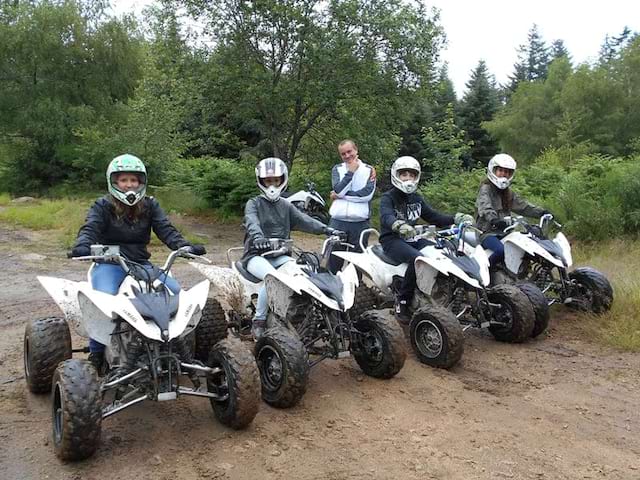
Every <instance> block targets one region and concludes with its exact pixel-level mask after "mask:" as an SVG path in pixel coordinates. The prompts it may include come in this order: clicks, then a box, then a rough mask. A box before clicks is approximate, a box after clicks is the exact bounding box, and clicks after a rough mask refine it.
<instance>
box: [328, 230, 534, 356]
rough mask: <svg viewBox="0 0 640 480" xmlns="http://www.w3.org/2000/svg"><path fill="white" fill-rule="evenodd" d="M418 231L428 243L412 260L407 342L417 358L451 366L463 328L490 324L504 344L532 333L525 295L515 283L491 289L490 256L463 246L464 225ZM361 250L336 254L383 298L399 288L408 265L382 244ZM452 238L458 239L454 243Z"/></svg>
mask: <svg viewBox="0 0 640 480" xmlns="http://www.w3.org/2000/svg"><path fill="white" fill-rule="evenodd" d="M416 230H417V232H418V235H417V236H416V237H415V238H416V239H418V238H426V239H428V240H431V241H432V243H431V244H430V245H427V246H426V247H424V248H423V249H422V250H421V253H422V256H420V257H418V258H416V260H415V268H416V280H417V281H416V286H417V289H416V294H415V295H414V299H413V303H412V305H411V306H410V310H411V311H412V317H411V321H410V323H409V336H410V340H411V345H412V347H413V349H414V351H415V353H416V355H417V356H418V359H419V360H420V361H421V362H422V363H425V364H427V365H430V366H433V367H439V368H451V367H453V366H454V365H455V364H457V363H458V361H459V360H460V358H461V357H462V354H463V351H464V336H463V332H464V330H466V329H468V328H471V327H477V328H488V329H489V331H490V332H491V333H492V334H493V336H494V337H495V338H496V339H497V340H500V341H505V342H513V343H518V342H523V341H525V340H526V339H527V338H529V336H530V335H531V332H532V330H533V326H534V313H533V309H532V306H531V304H530V303H529V301H528V299H527V297H526V296H525V295H524V294H523V293H522V292H521V291H520V290H519V289H518V288H516V287H514V286H511V285H499V286H496V287H494V288H489V281H490V276H489V259H488V257H487V255H486V253H485V251H484V250H483V249H482V248H481V247H477V248H474V249H471V250H470V251H469V249H468V248H465V246H464V241H465V238H467V237H469V236H471V234H472V233H473V232H472V229H471V227H469V226H467V225H466V224H461V225H460V226H459V227H457V228H452V229H446V230H441V231H436V229H435V227H433V226H424V225H417V226H416ZM370 233H375V234H378V232H377V231H376V230H375V229H367V230H364V231H363V232H362V234H361V236H360V247H361V249H362V252H363V253H354V252H335V253H334V255H336V256H338V257H340V258H343V259H344V260H346V261H347V262H349V263H350V264H353V265H355V266H356V267H357V268H358V270H360V271H361V272H362V273H363V274H364V276H365V278H366V279H367V281H369V282H371V283H372V284H373V286H374V287H375V288H376V289H377V290H379V291H380V292H381V294H382V295H383V296H384V297H386V298H393V297H394V296H395V293H396V291H397V290H398V288H399V286H400V284H401V282H402V279H403V277H404V274H405V271H406V269H407V264H406V263H404V264H403V263H399V262H396V261H394V260H393V259H391V258H390V257H388V256H387V255H386V254H385V253H384V251H383V249H382V246H381V245H371V246H369V245H365V244H364V238H365V236H368V235H369V234H370ZM451 237H456V238H455V241H452V239H451Z"/></svg>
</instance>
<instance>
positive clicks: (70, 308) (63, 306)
mask: <svg viewBox="0 0 640 480" xmlns="http://www.w3.org/2000/svg"><path fill="white" fill-rule="evenodd" d="M38 280H39V281H40V283H41V284H42V286H43V287H44V289H45V290H46V291H47V293H48V294H49V295H50V296H51V298H53V301H54V302H56V304H57V305H58V307H60V310H62V313H63V314H64V317H65V319H66V320H67V322H68V323H69V325H71V327H72V328H73V330H74V331H75V332H76V333H77V334H78V335H80V336H81V337H85V338H88V337H89V335H88V334H87V331H86V329H85V327H84V324H83V323H82V311H81V310H80V304H79V303H78V289H79V288H80V286H81V285H83V284H84V285H85V286H88V283H87V282H73V281H71V280H65V279H64V278H54V277H44V276H39V277H38Z"/></svg>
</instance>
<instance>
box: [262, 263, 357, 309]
mask: <svg viewBox="0 0 640 480" xmlns="http://www.w3.org/2000/svg"><path fill="white" fill-rule="evenodd" d="M264 281H265V285H266V286H267V292H268V295H267V297H268V299H269V308H270V309H272V310H273V311H274V312H275V313H276V314H277V315H278V316H280V317H282V318H285V317H286V313H287V309H288V308H289V303H290V301H291V300H290V299H291V295H292V293H297V294H298V295H305V294H306V295H309V296H310V297H313V298H315V299H316V300H318V301H319V302H320V303H322V304H323V305H326V306H327V307H329V308H330V309H332V310H337V311H344V309H342V308H340V306H339V305H338V302H336V301H335V300H333V299H331V298H329V297H327V296H326V295H325V294H324V293H323V292H322V290H320V289H319V288H318V287H316V286H315V285H314V284H313V283H311V281H309V279H308V278H306V276H305V275H304V274H299V275H288V274H287V273H284V272H281V271H280V270H275V271H273V272H269V273H267V275H266V277H265V278H264ZM354 296H355V292H354ZM282 313H284V315H282Z"/></svg>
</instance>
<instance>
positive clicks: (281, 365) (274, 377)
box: [255, 326, 309, 408]
mask: <svg viewBox="0 0 640 480" xmlns="http://www.w3.org/2000/svg"><path fill="white" fill-rule="evenodd" d="M255 357H256V362H257V364H258V369H259V370H260V382H261V383H262V399H263V400H264V401H265V402H267V403H268V404H269V405H272V406H274V407H277V408H289V407H293V406H294V405H295V404H297V403H298V402H299V401H300V399H301V398H302V396H303V395H304V393H305V392H306V391H307V381H308V379H309V355H308V354H307V350H306V349H305V348H304V344H303V343H302V342H301V341H300V339H299V338H298V337H297V335H294V334H292V333H291V332H290V331H289V330H287V329H285V328H283V327H279V326H276V327H272V328H269V329H267V331H266V332H265V333H264V335H263V336H262V337H260V339H259V340H258V342H257V343H256V347H255Z"/></svg>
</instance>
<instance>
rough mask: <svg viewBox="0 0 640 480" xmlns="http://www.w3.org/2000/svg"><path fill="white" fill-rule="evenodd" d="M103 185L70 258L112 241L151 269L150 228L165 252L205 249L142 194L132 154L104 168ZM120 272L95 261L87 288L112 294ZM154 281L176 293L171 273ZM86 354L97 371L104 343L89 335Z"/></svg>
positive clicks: (143, 173) (142, 177) (143, 184)
mask: <svg viewBox="0 0 640 480" xmlns="http://www.w3.org/2000/svg"><path fill="white" fill-rule="evenodd" d="M107 188H108V192H109V193H107V194H106V195H105V196H104V197H102V198H100V199H98V200H96V202H95V203H94V204H93V205H92V206H91V208H90V209H89V213H88V214H87V219H86V221H85V223H84V225H83V226H82V227H80V231H79V232H78V237H77V238H76V242H75V245H74V246H73V249H72V250H71V256H72V257H84V256H89V255H91V245H93V244H103V245H118V246H119V247H120V253H121V255H123V256H125V257H126V258H127V259H128V260H131V261H133V262H137V263H138V264H140V266H141V268H144V269H146V270H149V271H150V272H152V271H153V269H154V267H153V265H152V264H151V262H149V258H150V257H151V254H150V253H149V251H148V250H147V245H148V244H149V242H150V241H151V230H153V231H154V232H155V234H156V235H157V237H158V238H159V239H160V240H161V241H162V242H163V243H164V244H165V245H166V246H167V247H169V248H170V249H171V250H177V249H178V248H180V247H184V246H188V245H189V246H191V253H193V254H194V255H204V254H205V253H206V252H205V248H204V247H203V246H202V245H191V244H190V243H189V242H188V241H187V240H185V238H184V237H183V236H182V234H181V233H180V232H179V231H178V230H176V228H175V227H174V226H173V225H172V224H171V222H170V221H169V219H168V218H167V215H166V214H165V213H164V211H163V210H162V208H160V204H159V203H158V201H157V200H156V199H155V198H153V197H147V196H146V195H145V193H146V189H147V169H146V168H145V166H144V163H142V161H141V160H140V159H139V158H138V157H135V156H134V155H130V154H125V155H120V156H118V157H116V158H114V159H113V160H112V161H111V163H110V164H109V167H108V168H107ZM126 276H127V274H126V272H125V271H124V270H123V269H122V267H121V266H120V264H114V263H96V264H95V265H94V266H93V268H92V269H91V287H92V288H93V289H94V290H97V291H100V292H104V293H108V294H109V295H116V294H117V293H118V289H119V288H120V284H121V283H122V281H123V280H124V279H125V277H126ZM159 279H160V281H162V282H163V283H164V284H165V286H166V287H167V288H168V289H169V290H170V291H171V292H172V293H173V294H174V295H177V294H178V293H179V292H180V285H179V284H178V282H177V281H176V280H175V279H174V278H173V277H170V276H168V275H166V274H164V275H162V276H161V277H160V278H159ZM89 352H90V353H89V361H90V362H91V363H93V365H94V366H95V367H96V370H98V372H100V370H101V367H102V365H103V362H104V345H102V344H101V343H98V342H97V341H95V340H93V339H89Z"/></svg>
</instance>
